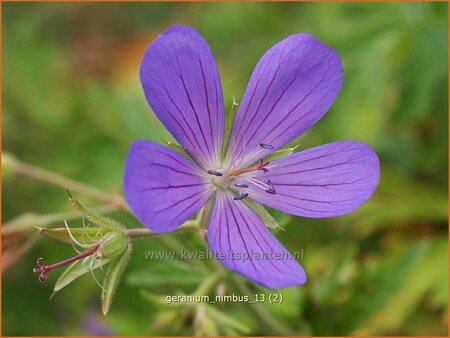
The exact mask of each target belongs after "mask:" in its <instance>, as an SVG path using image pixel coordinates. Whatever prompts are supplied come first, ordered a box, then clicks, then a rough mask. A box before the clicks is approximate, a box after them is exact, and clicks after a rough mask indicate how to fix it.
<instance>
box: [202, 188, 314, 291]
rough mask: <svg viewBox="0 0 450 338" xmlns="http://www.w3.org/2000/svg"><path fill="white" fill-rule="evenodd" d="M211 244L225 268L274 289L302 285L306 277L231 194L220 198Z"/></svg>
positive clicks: (213, 221) (211, 230) (213, 224)
mask: <svg viewBox="0 0 450 338" xmlns="http://www.w3.org/2000/svg"><path fill="white" fill-rule="evenodd" d="M208 242H209V245H210V246H211V249H212V251H213V253H214V254H215V256H216V258H218V259H219V260H220V261H221V262H222V263H223V264H224V265H225V266H227V267H228V268H230V269H232V270H234V271H236V272H237V273H239V274H241V275H244V276H245V277H247V278H250V279H251V280H253V281H254V282H256V283H258V284H261V285H263V286H265V287H268V288H271V289H277V288H285V287H289V286H294V285H301V284H304V283H305V282H306V273H305V271H304V270H303V268H302V267H301V265H300V264H299V263H298V262H297V261H296V260H295V258H294V257H293V256H292V255H291V254H290V253H289V252H288V251H287V250H286V249H285V248H284V247H283V245H281V243H280V242H278V240H277V239H276V238H275V237H274V236H273V235H272V234H271V233H270V231H269V230H268V229H267V228H266V226H265V225H264V223H263V222H262V221H261V220H260V219H259V217H258V216H257V215H256V214H255V213H254V212H253V211H252V210H251V209H250V208H249V207H248V206H247V205H246V204H245V203H243V202H242V201H235V200H233V197H232V196H230V195H229V193H225V192H221V193H218V194H217V197H216V201H215V204H214V208H213V211H212V215H211V221H210V224H209V228H208Z"/></svg>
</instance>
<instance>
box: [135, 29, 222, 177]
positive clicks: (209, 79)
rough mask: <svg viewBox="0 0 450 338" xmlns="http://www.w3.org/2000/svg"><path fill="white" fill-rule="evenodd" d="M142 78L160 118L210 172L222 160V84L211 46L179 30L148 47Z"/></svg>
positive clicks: (193, 32) (189, 31)
mask: <svg viewBox="0 0 450 338" xmlns="http://www.w3.org/2000/svg"><path fill="white" fill-rule="evenodd" d="M140 76H141V81H142V86H143V88H144V92H145V96H146V98H147V101H148V102H149V104H150V106H151V107H152V109H153V111H154V112H155V114H156V115H157V116H158V118H159V119H160V120H161V122H162V123H163V124H164V125H165V126H166V128H167V129H168V130H169V131H170V133H171V134H172V135H173V136H174V137H175V138H176V139H177V141H178V142H179V143H180V144H181V146H183V148H184V149H185V150H186V151H187V152H188V153H189V154H190V155H191V156H192V158H193V159H194V160H195V161H196V162H197V163H199V164H200V165H201V166H202V167H203V168H204V169H206V168H209V167H213V164H216V163H217V161H218V160H219V157H220V151H221V149H222V142H223V133H224V107H223V94H222V85H221V82H220V77H219V72H218V70H217V65H216V62H215V60H214V57H213V55H212V52H211V50H210V49H209V47H208V44H207V43H206V41H205V40H204V39H203V37H202V36H201V35H200V34H199V33H198V32H197V31H196V30H194V29H193V28H190V27H186V26H181V25H175V26H172V27H170V28H169V29H167V30H166V31H165V32H164V33H162V34H161V35H160V36H159V37H158V38H157V39H156V40H155V41H154V42H153V43H152V44H151V45H150V46H149V48H148V50H147V52H146V53H145V56H144V59H143V60H142V64H141V70H140Z"/></svg>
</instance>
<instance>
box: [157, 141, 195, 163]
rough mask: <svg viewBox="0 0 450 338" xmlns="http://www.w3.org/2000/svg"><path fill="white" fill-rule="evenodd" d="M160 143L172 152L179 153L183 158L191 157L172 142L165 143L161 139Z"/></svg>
mask: <svg viewBox="0 0 450 338" xmlns="http://www.w3.org/2000/svg"><path fill="white" fill-rule="evenodd" d="M162 141H163V142H164V143H165V144H166V145H167V146H168V147H169V148H170V149H172V150H175V151H176V152H177V153H180V154H181V155H183V156H184V157H186V158H187V159H190V158H191V156H190V155H189V154H188V153H187V152H186V150H185V149H184V148H183V147H182V146H180V145H179V144H178V143H175V142H172V141H166V140H164V139H162Z"/></svg>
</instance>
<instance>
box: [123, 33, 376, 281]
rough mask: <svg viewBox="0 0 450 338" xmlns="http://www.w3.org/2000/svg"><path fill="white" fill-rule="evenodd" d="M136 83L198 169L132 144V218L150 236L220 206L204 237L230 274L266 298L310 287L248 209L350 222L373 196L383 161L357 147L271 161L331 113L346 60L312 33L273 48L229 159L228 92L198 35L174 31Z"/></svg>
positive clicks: (242, 111) (254, 79)
mask: <svg viewBox="0 0 450 338" xmlns="http://www.w3.org/2000/svg"><path fill="white" fill-rule="evenodd" d="M140 76H141V81H142V85H143V88H144V92H145V96H146V98H147V100H148V102H149V104H150V105H151V107H152V109H153V111H154V112H155V114H156V115H157V116H158V118H159V119H160V120H161V121H162V123H163V124H164V125H165V126H166V127H167V129H168V130H169V131H170V132H171V133H172V135H173V136H174V137H175V138H176V140H177V141H178V142H179V143H180V145H181V146H182V147H183V148H184V149H185V150H186V152H187V153H188V154H189V156H190V158H187V157H185V156H183V155H181V154H180V153H178V152H175V151H173V150H171V149H169V148H166V147H163V146H161V145H158V144H156V143H153V142H150V141H137V142H135V143H134V144H133V145H132V147H131V149H130V152H129V154H128V158H127V162H126V168H125V178H124V189H125V195H126V200H127V202H128V204H129V206H130V207H131V209H132V210H133V211H134V213H135V214H136V215H137V216H138V217H139V219H140V220H141V221H142V222H143V223H144V224H145V225H146V226H147V227H148V228H149V229H151V230H153V231H156V232H168V231H172V230H174V229H175V228H176V227H178V226H179V225H181V224H182V223H183V222H185V221H186V220H187V219H188V218H190V217H191V216H192V215H193V214H194V213H196V212H198V211H199V210H200V209H201V208H202V207H203V206H204V205H205V204H206V203H207V202H208V201H209V200H210V199H211V198H213V199H214V204H213V205H214V206H213V208H212V214H211V217H210V221H209V225H208V232H207V237H208V242H209V245H210V246H211V249H212V250H213V252H215V253H216V257H218V259H220V261H221V262H222V263H223V264H224V265H226V266H227V267H228V268H230V269H232V270H234V271H236V272H238V273H240V274H242V275H244V276H246V277H248V278H250V279H252V280H253V281H254V282H256V283H259V284H261V285H264V286H266V287H269V288H282V287H289V286H294V285H300V284H303V283H305V281H306V274H305V271H304V270H303V268H302V267H301V266H300V264H299V263H298V262H297V261H296V260H295V259H294V257H293V256H292V255H291V254H290V253H289V252H288V251H287V250H286V249H285V248H284V247H283V246H282V245H281V244H280V242H278V240H277V239H276V238H275V237H274V236H273V235H272V234H271V232H270V231H269V230H268V229H267V227H266V225H265V224H264V222H263V221H262V220H261V219H260V218H259V217H258V215H257V214H256V213H255V211H254V210H253V209H252V208H251V207H249V205H248V204H247V203H246V202H247V201H248V200H249V199H253V200H255V201H257V202H260V203H262V204H264V205H266V206H268V207H271V208H274V209H277V210H281V211H284V212H286V213H289V214H292V215H297V216H304V217H313V218H322V217H332V216H338V215H344V214H346V213H348V212H351V211H353V210H355V209H357V208H358V207H360V206H361V205H362V204H363V203H364V202H365V201H367V200H368V199H369V198H370V196H371V195H372V193H373V192H374V190H375V188H376V186H377V184H378V181H379V176H380V166H379V160H378V157H377V155H376V154H375V152H374V151H373V150H372V149H371V148H370V147H369V146H368V145H366V144H364V143H361V142H357V141H342V142H334V143H329V144H325V145H322V146H319V147H316V148H312V149H309V150H305V151H301V152H297V153H293V154H291V155H288V156H286V157H284V158H279V159H276V160H274V161H270V162H268V161H266V160H264V159H265V158H266V157H267V156H268V155H270V154H271V153H273V152H274V151H276V150H277V149H279V148H280V147H282V146H284V145H285V144H287V143H288V142H290V141H292V140H293V139H295V138H296V137H297V136H299V135H300V134H302V133H303V132H304V131H305V130H307V129H308V128H309V127H311V126H312V125H313V124H314V123H316V122H317V121H318V120H319V119H320V118H321V117H322V116H323V115H324V114H325V113H326V112H327V110H328V109H329V108H330V106H331V104H332V103H333V101H334V100H335V98H336V96H337V95H338V93H339V90H340V88H341V85H342V78H343V75H342V63H341V60H340V57H339V55H338V54H337V53H336V52H335V51H334V50H333V49H332V48H330V47H328V46H327V45H325V44H323V43H322V42H320V41H319V40H317V39H316V38H314V37H313V36H311V35H308V34H295V35H291V36H289V37H288V38H286V39H284V40H283V41H281V42H279V43H277V44H276V45H275V46H273V47H272V48H271V49H269V50H268V51H267V52H266V53H265V54H264V55H263V56H262V58H261V60H260V61H259V62H258V64H257V65H256V68H255V70H254V71H253V74H252V76H251V78H250V81H249V83H248V87H247V90H246V92H245V94H244V97H243V100H242V104H241V105H240V107H239V110H238V111H237V113H236V118H235V121H234V126H233V129H232V132H231V136H230V138H229V143H228V147H226V149H225V150H224V152H223V154H222V148H223V144H224V143H227V142H225V137H224V134H225V126H224V125H225V123H224V105H223V95H222V86H221V82H220V77H219V72H218V70H217V66H216V63H215V61H214V58H213V55H212V53H211V50H210V49H209V47H208V44H207V43H206V41H205V40H204V39H203V38H202V37H201V36H200V35H199V33H198V32H196V31H195V30H194V29H192V28H190V27H185V26H179V25H177V26H172V27H170V28H169V29H168V30H166V31H165V32H164V33H163V34H161V35H160V36H159V37H158V38H157V39H156V40H155V41H154V42H153V43H152V44H151V45H150V47H149V48H148V50H147V52H146V54H145V56H144V59H143V61H142V65H141V71H140ZM222 155H223V156H222ZM243 258H244V259H243ZM262 258H263V259H262Z"/></svg>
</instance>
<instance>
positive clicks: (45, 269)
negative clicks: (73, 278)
mask: <svg viewBox="0 0 450 338" xmlns="http://www.w3.org/2000/svg"><path fill="white" fill-rule="evenodd" d="M97 248H98V245H96V246H94V247H92V248H90V249H89V250H86V251H84V252H82V253H80V254H78V255H76V256H73V257H70V258H67V259H65V260H63V261H61V262H58V263H55V264H52V265H43V261H44V259H43V258H42V257H40V258H38V259H37V261H36V264H37V266H38V267H37V268H34V269H33V272H34V273H39V281H40V282H41V283H43V282H45V280H46V279H47V277H48V276H47V274H48V273H49V272H50V271H52V270H55V269H57V268H60V267H61V266H64V265H67V264H70V263H73V262H75V261H77V260H79V259H82V258H85V257H88V256H91V255H92V254H93V253H95V252H96V251H97Z"/></svg>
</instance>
